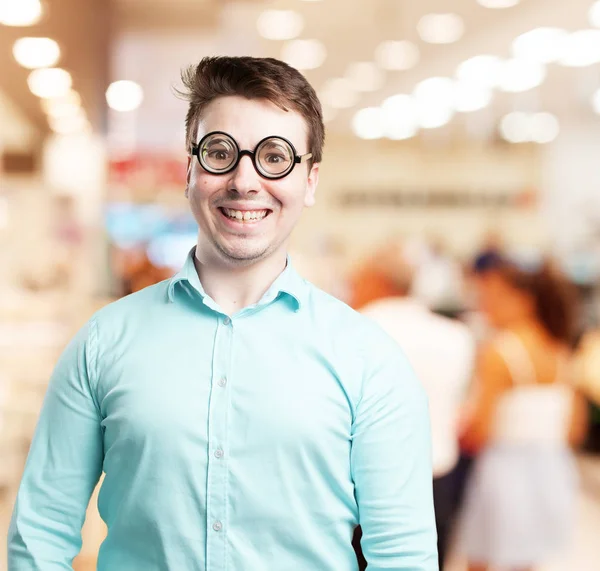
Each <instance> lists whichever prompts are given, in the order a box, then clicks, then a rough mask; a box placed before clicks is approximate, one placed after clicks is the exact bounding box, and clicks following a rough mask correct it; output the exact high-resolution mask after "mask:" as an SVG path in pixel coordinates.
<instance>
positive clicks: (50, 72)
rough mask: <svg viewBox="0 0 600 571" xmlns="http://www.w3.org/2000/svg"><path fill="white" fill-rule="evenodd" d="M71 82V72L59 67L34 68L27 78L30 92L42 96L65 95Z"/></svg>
mask: <svg viewBox="0 0 600 571" xmlns="http://www.w3.org/2000/svg"><path fill="white" fill-rule="evenodd" d="M72 83H73V80H72V79H71V74H70V73H69V72H68V71H65V70H64V69H61V68H59V67H50V68H43V69H35V70H33V71H32V72H31V73H30V74H29V77H28V78H27V85H28V86H29V89H30V90H31V93H33V94H34V95H37V96H38V97H42V98H49V97H62V96H64V95H67V94H68V93H69V91H70V89H71V84H72Z"/></svg>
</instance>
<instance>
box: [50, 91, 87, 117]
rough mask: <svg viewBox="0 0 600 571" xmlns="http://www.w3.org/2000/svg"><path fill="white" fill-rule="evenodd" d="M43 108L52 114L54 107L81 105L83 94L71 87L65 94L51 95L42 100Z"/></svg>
mask: <svg viewBox="0 0 600 571" xmlns="http://www.w3.org/2000/svg"><path fill="white" fill-rule="evenodd" d="M41 104H42V108H43V109H44V111H45V112H46V113H47V114H48V115H51V114H52V109H53V108H56V107H61V106H71V107H80V106H81V96H80V95H79V93H77V91H75V90H74V89H70V90H69V91H68V92H67V93H65V94H64V95H61V96H59V97H50V98H47V99H42V100H41Z"/></svg>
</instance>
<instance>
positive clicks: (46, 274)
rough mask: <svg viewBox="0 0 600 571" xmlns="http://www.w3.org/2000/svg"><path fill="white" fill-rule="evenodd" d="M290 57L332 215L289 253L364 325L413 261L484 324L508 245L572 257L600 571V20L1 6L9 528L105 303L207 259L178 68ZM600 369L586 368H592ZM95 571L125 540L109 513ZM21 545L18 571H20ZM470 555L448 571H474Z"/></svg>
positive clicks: (593, 552) (213, 7) (308, 3)
mask: <svg viewBox="0 0 600 571" xmlns="http://www.w3.org/2000/svg"><path fill="white" fill-rule="evenodd" d="M217 54H222V55H254V56H273V57H278V58H281V59H283V60H285V61H287V62H289V63H290V64H291V65H293V66H295V67H297V68H298V69H300V70H301V71H303V73H305V75H306V77H307V78H308V79H309V81H310V82H311V83H312V85H313V86H314V87H315V89H316V90H317V92H318V94H319V96H320V98H321V101H322V103H323V107H324V114H325V119H326V128H327V141H326V146H325V153H324V162H323V165H322V168H321V181H320V185H319V190H318V201H317V205H316V206H315V207H314V208H312V209H310V210H309V211H307V212H306V213H305V215H304V218H303V220H302V222H301V224H300V226H299V227H298V228H297V230H296V233H295V235H294V237H293V242H292V247H291V250H292V251H291V253H292V258H293V260H294V263H295V265H296V266H297V268H298V269H299V271H300V272H301V273H303V274H304V275H305V276H306V277H307V278H308V279H310V280H312V281H313V282H314V283H315V284H316V285H318V286H319V287H321V288H323V289H325V290H326V291H328V292H330V293H331V294H333V295H335V296H337V297H339V298H340V299H342V300H344V301H346V302H347V303H349V304H351V305H352V306H353V307H355V308H356V309H361V308H362V307H363V306H365V305H366V304H367V303H368V302H371V301H374V300H375V299H377V298H380V297H385V295H386V292H387V291H388V290H387V289H386V287H387V285H386V282H385V279H384V278H383V277H382V276H380V275H379V274H378V273H377V270H376V268H374V266H373V264H372V261H373V259H374V257H377V252H380V251H381V250H380V249H381V248H382V245H383V247H385V245H386V244H387V245H389V244H390V242H395V243H402V244H403V248H404V249H405V250H406V251H409V252H410V256H411V260H412V264H413V265H414V267H415V271H416V274H415V279H414V281H413V283H412V289H413V292H412V293H413V295H414V296H415V297H417V298H418V299H419V300H420V301H421V302H422V303H423V304H425V305H426V306H427V307H429V308H430V309H431V310H433V311H435V312H436V313H438V314H442V315H445V316H448V317H450V318H451V319H453V320H460V321H462V322H464V323H466V324H467V325H468V327H469V328H470V329H471V330H472V332H473V335H474V337H475V338H476V339H478V340H479V339H482V338H483V337H484V335H485V333H484V330H485V326H483V325H482V317H481V312H480V311H479V308H478V307H477V303H476V299H475V297H474V296H473V295H472V292H471V290H470V286H469V283H470V282H469V272H470V268H471V267H472V264H473V261H474V260H475V259H476V257H477V256H478V255H480V254H481V253H483V252H486V251H489V250H490V249H493V250H498V251H503V252H507V253H509V254H510V255H511V256H513V257H515V258H518V259H520V260H523V261H525V262H526V261H527V260H536V259H539V257H540V256H551V257H552V258H553V259H554V261H555V262H556V264H557V265H558V266H559V267H560V269H561V271H562V272H564V274H565V275H566V276H567V277H568V279H569V280H570V281H571V282H572V284H574V285H575V286H576V288H577V291H578V294H579V296H580V301H581V303H582V307H583V309H584V310H583V312H582V314H581V318H580V323H579V342H578V347H585V359H586V367H587V369H586V371H588V374H587V376H586V378H585V383H583V384H584V385H585V386H584V389H585V394H586V396H587V398H588V404H589V410H590V419H591V420H590V425H589V427H588V434H587V437H586V442H585V444H584V446H583V447H582V449H581V450H580V451H579V452H578V466H579V470H580V473H581V489H580V494H579V495H580V501H579V504H578V518H577V526H576V527H577V529H576V531H575V541H574V544H573V546H572V549H571V550H570V552H569V553H568V554H566V555H565V558H564V559H562V560H561V561H555V562H551V563H550V564H549V565H550V566H549V567H547V569H548V570H552V571H572V570H575V569H576V570H577V571H587V570H589V571H592V570H596V571H597V570H598V569H600V554H599V552H598V549H597V547H596V545H595V542H596V541H597V537H598V533H599V532H600V457H599V456H598V451H599V450H600V438H599V436H598V435H599V434H600V414H599V413H598V408H597V404H599V403H600V386H599V385H598V382H599V381H598V378H599V377H600V364H599V363H600V361H599V359H600V357H599V356H598V344H599V342H598V341H597V338H596V337H595V335H596V332H595V330H596V327H597V326H598V320H599V317H600V312H599V311H600V299H599V298H598V292H599V290H598V285H599V281H600V169H599V168H598V165H599V163H598V157H599V156H600V2H593V1H592V0H570V1H569V2H564V1H562V0H520V1H519V0H419V1H418V2H415V1H412V0H368V1H367V0H352V1H350V0H304V1H303V0H273V1H261V0H235V1H229V0H218V1H217V0H43V1H41V2H40V1H38V0H0V494H1V497H0V531H1V532H2V533H1V535H2V537H4V536H5V532H6V529H7V526H8V521H9V517H10V512H11V509H12V502H13V499H14V492H15V489H16V487H17V486H18V482H19V478H20V474H21V470H22V467H23V463H24V461H25V457H26V454H27V450H28V446H29V442H30V438H31V435H32V432H33V429H34V427H35V422H36V418H37V414H38V412H39V407H40V405H41V400H42V398H43V394H44V391H45V384H46V382H47V380H48V377H49V374H50V372H51V370H52V367H53V365H54V363H55V361H56V359H57V357H58V355H59V354H60V352H61V350H62V348H63V347H64V345H65V344H66V342H67V340H68V339H69V338H70V336H71V335H72V334H73V333H74V331H76V330H77V329H78V328H79V327H80V326H81V325H82V324H83V323H84V322H85V321H86V320H87V319H88V318H89V317H90V315H91V314H92V313H93V312H94V311H95V310H97V309H98V308H99V307H102V306H103V305H105V304H106V303H109V302H110V301H112V300H114V299H117V298H118V297H120V296H123V295H126V294H128V293H131V292H133V291H136V290H138V289H140V288H142V287H145V286H146V285H150V284H152V283H155V282H157V281H160V280H162V279H165V278H167V277H169V276H170V275H172V274H173V273H175V272H176V271H177V269H178V268H179V266H180V265H181V264H182V262H183V261H184V258H185V256H186V254H187V252H188V251H189V248H190V247H191V246H192V245H193V244H194V243H195V240H196V228H195V223H194V221H193V219H192V218H191V215H190V214H189V212H188V208H187V203H186V201H185V198H184V186H185V164H186V149H185V146H184V116H185V111H186V105H185V103H184V102H183V101H181V100H179V99H178V98H177V97H176V96H175V95H174V88H175V87H177V86H178V85H179V74H180V70H181V69H182V68H183V67H185V66H186V65H188V64H191V63H195V62H198V61H199V59H200V58H202V57H203V56H206V55H217ZM582 352H583V350H582ZM93 503H94V502H93V501H92V504H91V506H90V509H89V517H88V521H87V523H86V528H85V530H84V547H83V551H82V555H81V556H80V558H79V559H78V560H77V565H78V567H77V568H78V569H92V568H94V559H95V552H96V550H97V547H98V544H99V542H100V541H101V540H102V534H103V533H104V529H103V526H102V523H101V522H100V521H99V518H98V516H97V514H96V511H95V508H94V505H93ZM4 548H5V545H4V541H2V545H1V547H0V555H2V557H1V559H0V569H3V568H4V567H3V565H5V561H6V558H5V556H4V553H3V552H2V550H4ZM463 565H464V562H463V561H462V560H461V557H460V554H458V553H457V554H456V555H454V556H453V559H452V561H451V562H450V563H449V565H448V568H449V569H451V570H452V571H461V570H462V569H464V567H463Z"/></svg>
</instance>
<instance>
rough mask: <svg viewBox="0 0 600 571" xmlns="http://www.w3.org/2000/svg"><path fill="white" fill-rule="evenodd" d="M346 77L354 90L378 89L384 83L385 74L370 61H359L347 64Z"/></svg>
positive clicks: (367, 90)
mask: <svg viewBox="0 0 600 571" xmlns="http://www.w3.org/2000/svg"><path fill="white" fill-rule="evenodd" d="M346 77H347V78H348V79H349V80H350V81H351V82H352V85H353V86H354V89H355V90H356V91H364V92H369V91H378V90H379V89H381V88H382V87H383V84H384V83H385V74H384V72H383V71H381V69H380V68H379V67H377V65H375V64H374V63H372V62H370V61H360V62H355V63H352V64H350V65H349V66H348V69H347V71H346Z"/></svg>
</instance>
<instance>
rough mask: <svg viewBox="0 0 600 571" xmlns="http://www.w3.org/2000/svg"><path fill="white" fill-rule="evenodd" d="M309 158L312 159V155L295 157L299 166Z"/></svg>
mask: <svg viewBox="0 0 600 571" xmlns="http://www.w3.org/2000/svg"><path fill="white" fill-rule="evenodd" d="M311 157H312V153H306V154H305V155H302V156H301V157H296V162H297V163H299V164H302V163H305V162H306V161H307V160H308V159H310V158H311Z"/></svg>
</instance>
